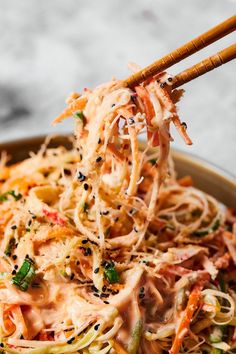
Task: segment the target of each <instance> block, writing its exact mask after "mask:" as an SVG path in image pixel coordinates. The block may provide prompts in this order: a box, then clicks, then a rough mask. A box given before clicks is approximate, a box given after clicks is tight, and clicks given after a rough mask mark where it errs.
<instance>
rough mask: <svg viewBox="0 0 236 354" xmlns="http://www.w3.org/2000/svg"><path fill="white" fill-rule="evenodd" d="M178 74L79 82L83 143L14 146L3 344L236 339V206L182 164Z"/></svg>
mask: <svg viewBox="0 0 236 354" xmlns="http://www.w3.org/2000/svg"><path fill="white" fill-rule="evenodd" d="M171 80H172V79H171V77H170V76H169V75H167V74H166V73H162V74H160V75H159V76H156V77H155V78H153V79H152V80H149V81H147V82H145V83H143V84H142V85H139V86H137V87H135V88H134V89H130V88H126V87H123V86H122V82H120V81H117V80H112V81H111V82H108V83H106V84H103V85H100V86H98V87H97V88H95V89H94V90H89V89H84V91H83V93H82V94H77V93H73V94H71V95H70V97H69V98H68V101H67V107H66V109H65V110H64V111H63V112H62V113H61V115H60V116H59V117H57V118H56V119H55V121H54V123H58V122H60V121H62V120H63V119H65V118H68V117H74V119H75V122H76V127H75V140H74V143H73V148H72V149H71V150H67V149H66V148H64V147H62V146H61V147H58V148H49V147H48V141H49V139H47V140H48V141H46V142H45V144H44V145H43V146H42V147H41V149H40V150H39V151H38V153H36V154H34V153H31V154H30V157H29V158H27V159H26V160H24V161H22V162H19V163H17V164H14V165H11V166H8V164H7V161H8V157H7V156H6V155H5V154H3V155H2V157H1V160H0V235H1V247H0V249H1V258H0V337H1V338H0V352H1V353H10V354H17V353H28V354H64V353H70V354H72V353H81V354H90V353H91V354H96V353H97V354H106V353H111V354H112V353H117V354H142V353H144V354H152V353H153V354H154V353H155V354H159V353H163V354H164V353H169V354H178V353H192V354H193V353H194V354H198V353H199V354H200V353H202V354H203V353H211V354H220V353H224V352H227V353H234V352H236V351H235V348H236V329H235V326H236V313H235V304H236V217H235V216H234V213H233V211H232V210H229V209H226V208H225V207H224V206H222V205H221V204H220V203H219V202H218V201H217V200H215V199H214V198H213V197H212V196H210V195H208V194H206V193H203V192H202V191H200V190H198V189H196V188H194V186H193V183H192V180H191V178H190V177H189V176H186V177H184V178H182V179H177V177H176V174H175V170H174V165H173V162H172V159H171V157H170V155H169V147H170V143H171V141H172V140H173V139H172V136H171V133H170V126H171V125H172V124H173V125H174V126H175V127H176V129H177V131H178V132H179V134H180V135H181V136H182V137H183V139H184V141H185V142H186V143H187V144H191V139H190V138H189V136H188V134H187V126H186V124H185V123H181V121H180V119H179V117H178V114H177V109H176V105H175V104H176V103H177V102H178V100H179V99H180V97H181V95H182V90H174V91H172V90H171ZM142 134H145V136H146V137H147V139H146V140H147V143H146V145H145V149H144V150H143V149H139V143H138V138H139V137H140V136H141V135H142Z"/></svg>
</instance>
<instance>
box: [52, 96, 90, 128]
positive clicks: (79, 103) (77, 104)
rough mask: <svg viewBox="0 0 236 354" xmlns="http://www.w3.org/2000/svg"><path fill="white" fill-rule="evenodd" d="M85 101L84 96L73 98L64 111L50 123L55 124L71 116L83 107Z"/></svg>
mask: <svg viewBox="0 0 236 354" xmlns="http://www.w3.org/2000/svg"><path fill="white" fill-rule="evenodd" d="M86 103H87V98H86V97H79V98H78V99H76V100H73V101H72V102H71V103H70V104H69V106H68V107H66V108H65V109H64V111H63V112H62V113H61V114H60V115H59V116H58V117H56V118H55V119H54V121H53V122H52V124H53V125H54V124H57V123H60V122H61V121H62V120H64V119H66V118H69V117H71V116H72V115H73V114H74V113H75V112H76V111H78V110H80V109H84V107H85V105H86Z"/></svg>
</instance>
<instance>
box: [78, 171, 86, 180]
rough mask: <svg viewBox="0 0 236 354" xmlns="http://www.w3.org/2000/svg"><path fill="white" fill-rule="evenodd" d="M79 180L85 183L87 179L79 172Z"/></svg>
mask: <svg viewBox="0 0 236 354" xmlns="http://www.w3.org/2000/svg"><path fill="white" fill-rule="evenodd" d="M77 178H78V180H79V181H80V182H83V181H84V180H85V179H86V177H85V175H83V173H82V172H80V171H79V172H78V175H77Z"/></svg>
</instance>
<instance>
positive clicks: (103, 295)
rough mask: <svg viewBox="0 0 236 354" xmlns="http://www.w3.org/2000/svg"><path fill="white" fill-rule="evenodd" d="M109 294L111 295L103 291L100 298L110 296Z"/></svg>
mask: <svg viewBox="0 0 236 354" xmlns="http://www.w3.org/2000/svg"><path fill="white" fill-rule="evenodd" d="M109 296H110V294H105V293H101V295H100V298H103V297H109Z"/></svg>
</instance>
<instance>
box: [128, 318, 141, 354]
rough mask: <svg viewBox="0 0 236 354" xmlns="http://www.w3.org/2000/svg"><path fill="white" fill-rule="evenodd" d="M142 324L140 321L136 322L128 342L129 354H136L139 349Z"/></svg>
mask: <svg viewBox="0 0 236 354" xmlns="http://www.w3.org/2000/svg"><path fill="white" fill-rule="evenodd" d="M142 331H143V323H142V320H141V319H140V320H138V321H137V322H136V324H135V326H134V329H133V332H132V335H131V339H130V342H129V344H128V352H129V354H137V352H138V349H139V344H140V341H141V337H142Z"/></svg>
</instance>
